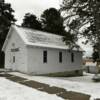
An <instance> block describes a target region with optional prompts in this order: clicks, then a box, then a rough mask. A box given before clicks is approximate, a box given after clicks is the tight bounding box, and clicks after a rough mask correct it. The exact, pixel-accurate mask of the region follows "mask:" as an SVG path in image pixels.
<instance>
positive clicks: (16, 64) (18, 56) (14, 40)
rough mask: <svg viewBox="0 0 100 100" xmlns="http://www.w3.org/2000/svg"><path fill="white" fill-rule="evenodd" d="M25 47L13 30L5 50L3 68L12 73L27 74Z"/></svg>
mask: <svg viewBox="0 0 100 100" xmlns="http://www.w3.org/2000/svg"><path fill="white" fill-rule="evenodd" d="M26 53H27V52H26V46H25V44H24V42H23V40H22V39H21V38H20V36H19V35H18V34H17V32H16V31H15V30H13V31H12V35H11V36H10V37H9V40H8V44H7V46H6V49H5V68H6V69H11V70H13V71H20V72H27V55H26Z"/></svg>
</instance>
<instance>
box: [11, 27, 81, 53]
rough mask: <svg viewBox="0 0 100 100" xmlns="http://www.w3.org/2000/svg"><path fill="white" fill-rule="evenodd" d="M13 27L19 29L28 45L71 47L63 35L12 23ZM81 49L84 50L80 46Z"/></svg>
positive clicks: (58, 47) (18, 31) (57, 47)
mask: <svg viewBox="0 0 100 100" xmlns="http://www.w3.org/2000/svg"><path fill="white" fill-rule="evenodd" d="M11 27H12V28H13V29H15V30H16V31H17V33H18V34H19V35H20V37H21V38H22V39H23V41H24V42H25V44H26V45H28V46H38V47H47V48H56V49H65V50H66V49H69V47H68V46H67V45H66V44H65V42H64V41H63V37H62V36H59V35H55V34H51V33H48V32H43V31H39V30H35V29H30V28H24V27H21V26H17V25H12V26H11ZM74 50H77V49H74ZM79 51H83V50H82V49H81V48H80V49H79Z"/></svg>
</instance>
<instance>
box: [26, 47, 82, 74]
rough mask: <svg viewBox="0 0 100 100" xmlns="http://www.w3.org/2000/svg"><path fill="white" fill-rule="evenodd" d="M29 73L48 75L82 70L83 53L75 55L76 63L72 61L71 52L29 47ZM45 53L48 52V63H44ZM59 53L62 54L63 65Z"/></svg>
mask: <svg viewBox="0 0 100 100" xmlns="http://www.w3.org/2000/svg"><path fill="white" fill-rule="evenodd" d="M27 51H28V53H27V56H28V73H33V74H46V73H55V72H65V71H73V70H80V69H82V52H76V51H73V53H74V62H72V61H71V52H69V51H68V50H58V49H49V48H39V47H28V48H27ZM43 51H47V63H44V62H43ZM59 52H62V63H60V62H59Z"/></svg>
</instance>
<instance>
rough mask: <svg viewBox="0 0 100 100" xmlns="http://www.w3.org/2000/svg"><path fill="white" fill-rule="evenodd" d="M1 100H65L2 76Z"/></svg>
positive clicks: (0, 83)
mask: <svg viewBox="0 0 100 100" xmlns="http://www.w3.org/2000/svg"><path fill="white" fill-rule="evenodd" d="M0 100H63V99H62V98H60V97H58V96H56V95H53V94H52V95H51V94H47V93H45V92H41V91H38V90H36V89H33V88H29V87H27V86H24V85H21V84H18V83H15V82H12V81H10V80H8V79H5V78H3V77H0Z"/></svg>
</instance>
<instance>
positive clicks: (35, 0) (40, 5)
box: [5, 0, 61, 24]
mask: <svg viewBox="0 0 100 100" xmlns="http://www.w3.org/2000/svg"><path fill="white" fill-rule="evenodd" d="M5 1H6V2H8V3H11V6H12V8H13V9H14V10H15V13H14V15H15V17H16V19H17V24H20V23H21V22H22V19H23V17H24V15H25V13H28V12H31V13H33V14H35V15H36V16H37V17H39V16H40V15H41V14H42V12H43V11H44V10H46V9H48V8H50V7H55V8H57V9H59V8H60V4H61V0H5Z"/></svg>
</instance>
